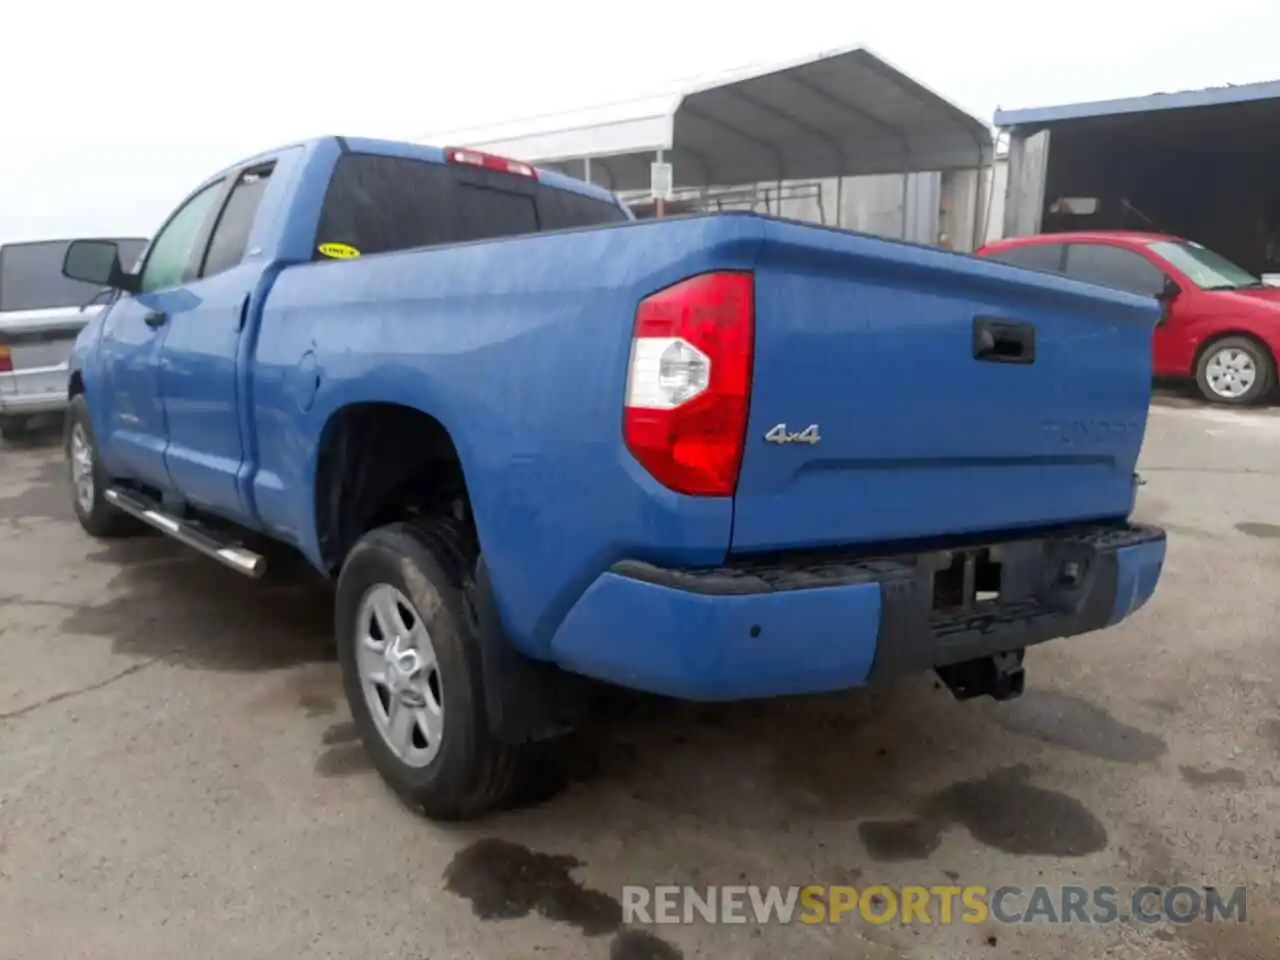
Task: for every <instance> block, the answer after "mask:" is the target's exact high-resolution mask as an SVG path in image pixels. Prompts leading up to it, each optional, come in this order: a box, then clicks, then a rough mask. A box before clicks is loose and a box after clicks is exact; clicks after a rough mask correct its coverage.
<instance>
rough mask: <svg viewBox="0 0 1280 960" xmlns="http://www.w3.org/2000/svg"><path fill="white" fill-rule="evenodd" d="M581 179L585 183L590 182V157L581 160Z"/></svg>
mask: <svg viewBox="0 0 1280 960" xmlns="http://www.w3.org/2000/svg"><path fill="white" fill-rule="evenodd" d="M582 179H583V180H585V181H587V183H590V182H591V158H590V157H583V158H582Z"/></svg>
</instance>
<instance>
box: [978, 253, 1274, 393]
mask: <svg viewBox="0 0 1280 960" xmlns="http://www.w3.org/2000/svg"><path fill="white" fill-rule="evenodd" d="M977 254H978V256H980V257H989V258H991V259H992V260H999V261H1001V262H1003V263H1008V264H1012V265H1014V266H1018V267H1029V268H1031V269H1034V270H1045V271H1048V272H1051V273H1058V274H1062V275H1064V276H1067V277H1071V278H1073V279H1076V280H1085V281H1088V282H1090V283H1099V284H1103V285H1106V286H1111V287H1118V288H1120V289H1121V290H1127V291H1129V292H1131V293H1137V294H1142V295H1145V296H1150V297H1155V298H1156V299H1158V300H1160V302H1161V303H1162V304H1163V305H1164V315H1163V316H1162V317H1161V319H1160V320H1159V322H1158V323H1157V324H1156V329H1155V336H1154V340H1153V346H1152V349H1153V353H1154V356H1153V363H1154V369H1155V374H1156V376H1158V377H1186V378H1194V379H1195V381H1196V384H1197V385H1198V386H1199V388H1200V392H1201V393H1203V394H1204V395H1205V397H1206V398H1208V399H1209V400H1212V401H1214V402H1215V403H1226V404H1234V405H1237V406H1245V405H1248V404H1254V403H1258V402H1260V401H1262V400H1263V399H1264V398H1266V396H1267V395H1268V394H1269V393H1270V392H1271V389H1272V387H1274V386H1275V383H1276V357H1277V355H1280V288H1277V287H1268V286H1266V285H1264V284H1263V282H1262V281H1261V280H1260V279H1258V278H1257V277H1255V276H1254V275H1253V274H1251V273H1249V272H1248V271H1247V270H1245V269H1243V268H1241V267H1238V266H1236V265H1235V264H1234V263H1232V262H1231V261H1230V260H1227V259H1226V258H1225V257H1222V256H1220V255H1219V254H1216V253H1214V252H1213V251H1212V250H1208V249H1206V248H1205V247H1202V246H1200V245H1199V244H1198V243H1193V242H1191V241H1190V240H1183V239H1182V238H1180V237H1171V236H1167V235H1164V234H1159V233H1131V232H1128V231H1119V230H1116V231H1110V230H1108V231H1099V232H1097V233H1052V234H1042V235H1040V236H1034V237H1013V238H1010V239H1008V240H997V241H995V242H994V243H989V244H987V245H986V246H984V247H983V248H982V249H980V250H978V251H977Z"/></svg>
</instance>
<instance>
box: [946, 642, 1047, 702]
mask: <svg viewBox="0 0 1280 960" xmlns="http://www.w3.org/2000/svg"><path fill="white" fill-rule="evenodd" d="M1022 656H1023V651H1022V650H1011V651H1009V652H1007V653H997V654H994V655H992V656H990V657H981V658H979V659H977V660H967V661H965V662H964V663H953V664H950V665H948V666H945V667H938V677H939V678H940V679H941V680H942V682H943V683H945V684H946V685H947V689H948V690H950V691H951V693H952V694H953V695H954V696H955V698H956V699H957V700H971V699H973V698H974V697H981V696H983V695H986V696H988V697H991V698H992V699H993V700H1012V699H1013V698H1014V697H1017V696H1021V694H1022V688H1023V684H1024V683H1025V681H1026V673H1025V671H1024V670H1023V668H1022Z"/></svg>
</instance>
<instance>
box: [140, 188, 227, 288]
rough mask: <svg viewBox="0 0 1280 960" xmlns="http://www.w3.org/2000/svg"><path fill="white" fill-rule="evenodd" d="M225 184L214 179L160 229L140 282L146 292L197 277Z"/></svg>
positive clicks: (173, 285) (188, 200) (148, 255)
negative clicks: (205, 239)
mask: <svg viewBox="0 0 1280 960" xmlns="http://www.w3.org/2000/svg"><path fill="white" fill-rule="evenodd" d="M222 185H223V184H222V181H221V180H217V181H214V182H213V183H211V184H209V185H208V186H206V187H203V188H202V189H201V190H200V191H199V192H198V193H195V194H193V195H192V196H190V197H188V198H187V201H186V202H185V203H184V204H183V205H182V206H180V207H179V208H178V209H177V211H175V212H174V214H173V216H171V217H170V218H169V220H168V221H167V222H166V223H165V225H164V226H163V227H161V228H160V232H159V233H158V234H156V238H155V240H154V241H153V242H152V244H151V249H150V250H148V251H147V259H146V262H145V263H143V265H142V275H141V277H140V278H139V282H138V289H139V290H140V291H141V292H142V293H151V292H153V291H155V290H164V289H166V288H167V287H176V286H178V285H179V284H182V283H186V282H187V281H188V280H191V279H193V278H194V277H195V276H196V274H197V272H198V271H199V269H200V263H199V254H200V253H202V252H203V243H202V242H201V241H202V238H203V237H205V236H207V232H208V227H209V223H210V221H211V219H212V217H213V214H214V210H215V204H216V202H217V199H218V197H219V196H220V195H221V193H222Z"/></svg>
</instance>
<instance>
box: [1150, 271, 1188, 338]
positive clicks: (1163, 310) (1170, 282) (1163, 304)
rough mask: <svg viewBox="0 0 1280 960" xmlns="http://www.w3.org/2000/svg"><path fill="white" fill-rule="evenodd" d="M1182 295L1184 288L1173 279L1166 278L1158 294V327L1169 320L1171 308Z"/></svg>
mask: <svg viewBox="0 0 1280 960" xmlns="http://www.w3.org/2000/svg"><path fill="white" fill-rule="evenodd" d="M1180 293H1182V288H1181V287H1180V286H1178V284H1177V283H1176V282H1175V281H1174V279H1173V277H1170V276H1166V277H1165V278H1164V286H1163V287H1161V288H1160V292H1159V293H1157V294H1156V303H1158V304H1160V317H1159V319H1158V320H1156V325H1157V326H1159V325H1160V324H1162V323H1164V322H1165V321H1166V320H1168V319H1169V308H1170V307H1171V306H1172V305H1173V301H1174V300H1175V299H1176V298H1177V296H1178V294H1180Z"/></svg>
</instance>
